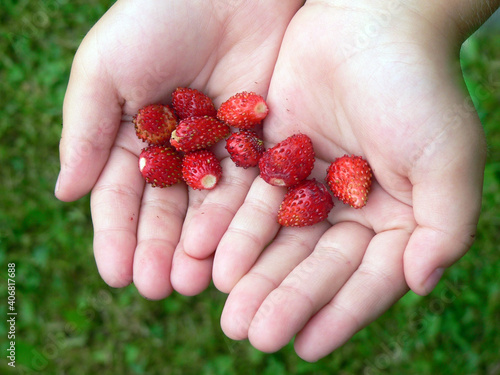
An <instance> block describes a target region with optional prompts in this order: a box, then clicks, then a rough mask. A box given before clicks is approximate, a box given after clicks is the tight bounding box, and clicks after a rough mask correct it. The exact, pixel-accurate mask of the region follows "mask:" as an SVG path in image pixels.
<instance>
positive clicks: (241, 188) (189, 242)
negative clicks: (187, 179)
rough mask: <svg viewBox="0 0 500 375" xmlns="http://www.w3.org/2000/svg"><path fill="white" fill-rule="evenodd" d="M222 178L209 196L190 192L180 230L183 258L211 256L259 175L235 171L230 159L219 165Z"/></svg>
mask: <svg viewBox="0 0 500 375" xmlns="http://www.w3.org/2000/svg"><path fill="white" fill-rule="evenodd" d="M221 165H222V168H223V174H222V178H221V180H220V181H219V183H218V184H217V187H216V188H215V189H213V190H211V191H209V192H208V193H205V194H203V192H198V191H193V190H191V189H190V196H191V197H193V196H198V195H200V198H199V199H196V198H195V199H190V207H189V209H188V213H187V216H186V222H185V224H184V227H183V234H182V244H183V248H184V251H185V252H186V254H188V255H189V256H191V257H193V258H198V259H204V258H206V257H208V256H210V255H211V254H212V253H213V252H214V251H215V249H216V248H217V245H218V244H219V241H220V239H221V238H222V236H223V234H224V233H225V231H226V230H227V228H228V226H229V224H230V222H231V220H232V219H233V217H234V215H235V214H236V211H237V210H238V208H239V207H240V206H241V205H242V204H243V201H244V200H245V196H246V194H247V192H248V190H249V189H250V185H251V184H252V182H253V181H254V179H255V177H256V176H257V174H258V170H257V169H256V168H250V169H243V168H238V167H236V165H235V164H234V163H233V162H232V161H231V159H230V158H225V159H223V160H222V162H221Z"/></svg>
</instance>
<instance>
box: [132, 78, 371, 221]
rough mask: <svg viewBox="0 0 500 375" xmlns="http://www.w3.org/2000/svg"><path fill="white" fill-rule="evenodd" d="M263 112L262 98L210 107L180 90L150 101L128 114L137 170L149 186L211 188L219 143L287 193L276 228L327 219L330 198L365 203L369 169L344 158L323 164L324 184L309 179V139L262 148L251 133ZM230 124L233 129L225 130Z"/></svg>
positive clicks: (194, 93)
mask: <svg viewBox="0 0 500 375" xmlns="http://www.w3.org/2000/svg"><path fill="white" fill-rule="evenodd" d="M268 112H269V108H268V105H267V103H266V102H265V100H264V98H262V96H260V95H258V94H256V93H254V92H241V93H238V94H236V95H234V96H232V97H231V98H229V99H228V100H227V101H225V102H224V103H222V105H221V106H220V107H219V108H218V109H216V108H215V106H214V104H213V102H212V100H211V99H210V98H209V97H208V96H207V95H205V94H204V93H202V92H200V91H198V90H195V89H192V88H184V87H179V88H177V89H176V90H175V91H174V92H173V93H172V104H171V105H166V104H152V105H148V106H146V107H144V108H141V109H140V110H139V112H138V113H137V114H136V115H135V116H134V119H133V123H134V125H135V129H136V134H137V136H138V137H139V138H140V139H141V140H143V141H145V142H147V143H148V147H146V148H144V149H143V150H142V152H141V154H140V156H139V169H140V171H141V173H142V175H143V176H144V178H145V180H146V182H148V183H149V184H151V185H152V186H153V187H168V186H171V185H174V184H176V183H178V182H180V181H185V182H186V183H187V184H188V185H189V186H190V187H191V188H193V189H203V190H210V189H213V188H214V187H215V186H216V185H217V183H218V181H219V180H220V178H221V176H222V168H221V165H220V162H219V160H218V159H217V157H216V156H215V154H214V153H213V152H212V151H211V150H210V148H211V147H212V146H214V145H215V144H216V143H217V142H219V141H222V140H225V142H226V150H227V151H228V153H229V156H230V157H231V160H232V161H233V162H234V163H235V165H236V166H238V167H242V168H251V167H256V166H258V167H259V171H260V177H261V178H262V179H263V180H264V181H266V182H267V183H269V184H271V185H274V186H285V187H287V188H288V191H287V193H286V195H285V197H284V199H283V202H282V203H281V206H280V209H279V212H278V222H279V223H280V224H281V225H283V226H299V227H302V226H309V225H313V224H316V223H318V222H320V221H322V220H325V219H326V218H327V217H328V214H329V212H330V210H331V209H332V208H333V205H334V204H333V199H332V196H331V194H330V192H329V190H328V188H327V187H326V185H328V187H329V188H330V190H331V192H332V193H333V195H334V196H335V197H336V198H338V199H339V200H341V201H342V202H343V203H345V204H348V205H350V206H352V207H354V208H361V207H363V206H364V205H365V204H366V201H367V197H368V193H369V191H370V187H371V178H372V172H371V169H370V166H369V165H368V163H367V162H366V160H364V159H363V158H361V157H360V156H354V155H352V156H348V155H344V156H342V157H340V158H337V159H336V160H334V161H333V162H332V163H331V165H330V166H329V167H328V170H327V176H326V185H325V184H323V183H321V182H319V181H316V180H315V179H308V177H309V175H310V174H311V172H312V170H313V167H314V161H315V154H314V149H313V144H312V141H311V139H310V138H309V137H308V136H307V135H305V134H302V133H299V134H294V135H292V136H290V137H288V138H286V139H285V140H283V141H282V142H280V143H278V144H277V145H276V146H274V147H272V148H270V149H268V150H265V147H264V142H263V140H262V139H261V138H260V137H259V136H258V135H257V133H256V131H255V129H256V127H257V125H259V124H261V123H262V121H263V120H264V119H265V118H266V116H267V114H268ZM231 127H233V128H236V129H237V131H236V132H233V133H231Z"/></svg>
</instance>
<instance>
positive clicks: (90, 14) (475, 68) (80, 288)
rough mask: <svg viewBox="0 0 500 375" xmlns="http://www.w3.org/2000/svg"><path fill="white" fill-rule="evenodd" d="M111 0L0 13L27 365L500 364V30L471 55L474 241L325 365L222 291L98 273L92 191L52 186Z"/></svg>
mask: <svg viewBox="0 0 500 375" xmlns="http://www.w3.org/2000/svg"><path fill="white" fill-rule="evenodd" d="M112 3H113V2H112V1H104V0H99V1H97V0H91V1H82V0H76V1H72V2H69V1H67V0H52V1H50V0H49V1H46V2H33V1H27V0H18V1H14V0H5V1H3V3H2V11H1V13H0V25H1V26H0V32H1V39H0V66H1V69H0V85H1V90H0V92H1V93H2V102H1V104H0V111H1V112H0V139H1V143H0V165H1V168H0V181H1V187H0V189H1V190H0V265H1V269H0V274H1V280H2V286H1V294H0V298H1V303H0V316H1V318H0V319H1V320H2V322H5V320H6V316H7V315H6V313H7V307H8V305H7V303H6V301H7V295H6V290H7V287H6V283H7V281H6V277H7V264H8V263H9V262H15V263H16V280H17V294H16V296H17V300H16V307H17V310H18V312H19V315H18V321H17V325H16V329H17V331H16V364H17V367H16V370H17V371H10V370H9V369H8V368H7V362H8V360H7V358H6V354H5V353H6V352H7V350H6V348H7V347H8V346H7V345H6V343H5V341H6V340H5V339H6V338H7V328H8V327H7V325H6V324H3V323H2V325H0V342H2V347H1V349H2V355H1V358H0V363H1V364H0V366H1V370H0V372H1V373H19V374H33V373H42V374H247V373H248V374H269V375H279V374H334V373H335V374H363V373H364V374H386V373H388V374H424V373H429V374H431V373H434V374H436V373H439V374H500V355H499V354H498V348H500V327H499V322H500V283H499V282H498V279H499V277H498V276H499V272H498V270H499V269H500V257H499V253H498V244H499V243H500V231H499V230H498V229H499V227H500V131H499V130H500V129H499V127H500V107H499V103H500V73H499V71H500V69H499V68H500V49H499V48H498V45H499V43H500V36H499V34H500V33H499V32H498V29H496V31H495V30H490V31H489V32H486V31H484V32H478V33H476V34H475V35H474V36H473V37H471V38H470V39H469V41H468V42H467V43H466V44H465V45H464V47H463V51H462V66H463V68H464V72H465V77H466V81H467V85H468V88H469V90H470V92H471V94H472V96H473V99H474V104H475V105H476V108H477V110H478V112H479V115H480V117H481V120H482V122H483V125H484V128H485V131H486V133H487V136H488V142H489V146H490V150H489V157H488V163H487V165H486V171H485V182H484V200H483V212H482V216H481V219H480V223H479V230H478V233H477V241H476V242H475V244H474V246H473V248H472V250H471V251H470V252H469V253H468V254H467V255H466V256H465V257H464V258H463V259H462V260H460V261H459V262H458V264H457V265H455V266H454V267H452V268H451V269H450V270H449V271H448V272H447V273H446V274H445V276H444V278H443V280H442V282H441V283H440V284H439V285H438V287H437V288H436V290H435V291H434V292H433V293H432V294H431V295H430V296H428V297H425V298H423V297H418V296H416V295H415V294H413V293H409V294H407V295H406V296H405V297H404V298H403V299H402V300H401V301H400V302H398V303H397V304H396V305H395V306H393V307H392V308H391V309H390V310H389V311H388V312H387V313H386V314H384V315H383V316H382V317H381V318H380V319H378V320H377V321H376V322H375V323H373V324H372V325H370V326H369V327H368V328H366V329H365V330H363V331H361V332H360V333H358V334H357V335H356V336H355V337H354V338H353V339H352V340H351V341H350V342H349V343H347V344H346V345H344V346H343V347H342V348H340V349H339V350H337V351H336V352H335V353H333V354H331V355H329V356H328V357H326V358H325V359H322V360H320V361H318V362H317V363H314V364H310V363H307V362H304V361H302V360H301V359H300V358H298V357H297V356H296V355H295V353H294V351H293V348H292V346H291V345H288V346H287V347H285V348H284V349H282V350H281V351H279V352H277V353H274V354H264V353H261V352H259V351H257V350H255V349H253V348H252V347H251V346H250V345H249V344H248V343H247V342H234V341H231V340H229V339H227V338H226V337H225V336H224V335H223V333H222V331H221V329H220V324H219V318H220V313H221V310H222V306H223V303H224V299H225V296H224V295H222V294H221V293H219V292H218V291H217V290H215V288H210V289H209V290H207V291H206V292H204V293H202V294H201V295H200V296H197V297H191V298H187V297H183V296H180V295H177V294H174V295H173V296H171V297H170V298H168V299H165V300H163V301H156V302H152V301H147V300H145V299H143V298H142V297H140V296H139V294H138V293H137V291H136V290H135V288H134V287H133V286H129V287H127V288H124V289H119V290H115V289H112V288H109V287H108V286H107V285H106V284H104V283H103V282H102V280H101V279H100V277H99V275H98V273H97V270H96V267H95V263H94V259H93V254H92V225H91V219H90V212H89V199H88V197H86V198H84V199H81V200H80V201H78V202H75V203H61V202H59V201H57V200H56V199H55V198H54V197H53V187H54V183H55V179H56V176H57V172H58V167H59V165H58V163H59V160H58V142H59V136H60V130H61V107H62V100H63V97H64V92H65V89H66V84H67V80H68V76H69V69H70V66H71V61H72V58H73V56H74V53H75V50H76V48H77V47H78V45H79V43H80V41H81V39H82V38H83V36H84V35H85V33H86V32H87V31H88V29H89V28H90V27H91V25H93V24H94V23H95V22H96V21H97V20H98V18H99V17H100V16H101V15H102V14H103V13H104V12H105V10H106V9H107V8H108V7H109V6H110V5H111V4H112Z"/></svg>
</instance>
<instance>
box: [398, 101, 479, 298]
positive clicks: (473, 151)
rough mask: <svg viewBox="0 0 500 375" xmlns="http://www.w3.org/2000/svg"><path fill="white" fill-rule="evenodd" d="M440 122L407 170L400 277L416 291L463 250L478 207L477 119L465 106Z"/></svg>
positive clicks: (425, 288) (425, 289)
mask: <svg viewBox="0 0 500 375" xmlns="http://www.w3.org/2000/svg"><path fill="white" fill-rule="evenodd" d="M449 108H451V107H449ZM455 108H456V107H455ZM441 120H442V119H441ZM440 122H442V121H440ZM445 123H448V125H446V126H445V127H444V128H443V126H442V123H440V124H435V125H436V128H438V127H439V126H441V128H442V129H441V131H440V132H439V133H438V134H437V135H436V136H435V137H433V138H432V139H431V140H430V141H429V142H427V145H426V146H425V148H424V149H423V150H422V152H421V154H420V156H419V157H418V160H416V161H415V163H414V164H413V168H412V170H411V172H410V180H411V182H412V185H413V190H412V193H413V209H414V215H415V220H416V222H417V227H416V229H415V231H414V232H413V234H412V236H411V237H410V240H409V242H408V245H407V247H406V250H405V253H404V259H403V261H404V273H405V278H406V282H407V284H408V286H409V287H410V288H411V289H412V290H413V291H414V292H415V293H417V294H420V295H426V294H428V293H430V292H431V291H432V289H434V287H435V285H436V284H437V283H438V281H439V279H440V278H441V275H442V273H443V271H444V269H445V268H447V267H449V266H451V265H452V264H453V263H455V262H456V261H457V260H458V259H460V258H461V257H462V256H463V255H464V254H465V253H466V252H467V251H468V250H469V248H470V246H471V245H472V242H473V241H474V238H475V232H476V226H477V222H478V219H479V212H480V209H481V196H482V185H483V176H484V165H485V159H486V142H485V138H484V133H483V130H482V128H481V124H480V122H479V119H478V118H477V115H476V113H475V112H472V111H468V112H467V113H465V112H463V113H461V114H460V116H455V117H454V118H453V120H452V121H445Z"/></svg>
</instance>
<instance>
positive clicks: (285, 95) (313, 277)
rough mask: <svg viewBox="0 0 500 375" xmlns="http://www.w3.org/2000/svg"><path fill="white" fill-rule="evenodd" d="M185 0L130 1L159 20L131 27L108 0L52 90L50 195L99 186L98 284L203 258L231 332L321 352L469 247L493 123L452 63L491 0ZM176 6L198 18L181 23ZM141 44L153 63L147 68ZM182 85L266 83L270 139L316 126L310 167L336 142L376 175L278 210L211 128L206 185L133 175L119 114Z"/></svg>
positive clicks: (124, 10) (200, 263)
mask: <svg viewBox="0 0 500 375" xmlns="http://www.w3.org/2000/svg"><path fill="white" fill-rule="evenodd" d="M187 3H189V2H186V1H184V2H173V1H172V2H162V3H161V4H160V5H158V4H157V5H156V7H155V9H149V11H150V12H151V13H148V7H147V6H146V10H144V5H142V4H143V3H141V5H140V7H141V9H142V13H141V14H143V17H144V18H141V19H147V18H148V17H153V18H152V19H155V17H157V15H162V17H161V19H163V20H168V21H169V22H165V24H158V23H155V22H145V23H144V25H143V27H140V28H137V30H136V29H131V28H127V27H123V26H122V27H119V26H120V25H123V24H122V23H125V24H126V23H131V22H133V23H137V22H138V21H137V20H136V19H134V17H136V16H135V14H137V13H135V12H134V6H137V4H136V2H134V1H130V2H125V1H123V2H118V3H117V5H115V6H114V7H113V9H112V10H111V11H110V12H108V14H107V15H106V16H105V17H104V18H103V19H102V20H101V21H100V22H99V23H98V24H97V25H96V27H94V29H93V30H92V31H91V32H90V34H89V36H88V37H87V38H86V39H85V41H84V42H83V43H82V46H81V48H80V51H79V53H78V54H77V56H76V58H75V63H74V68H73V71H72V76H71V79H70V84H69V86H68V92H67V95H66V98H65V104H64V128H63V136H62V141H61V165H62V167H63V169H62V173H61V178H60V180H59V181H60V182H59V184H58V189H57V192H56V195H57V196H58V197H59V198H60V199H62V200H74V199H78V198H79V197H81V196H82V195H83V194H85V193H87V192H88V191H89V190H90V189H92V217H93V222H94V228H95V234H94V250H95V257H96V262H97V266H98V269H99V272H100V274H101V276H102V277H103V279H104V280H105V281H106V282H107V283H108V284H109V285H111V286H115V287H121V286H125V285H127V284H129V283H130V282H132V281H133V282H134V283H135V285H136V286H137V288H138V290H139V292H140V293H141V294H143V295H144V296H145V297H147V298H151V299H158V298H163V297H165V296H167V295H168V294H170V293H171V292H172V290H173V289H175V290H177V291H178V292H180V293H183V294H186V295H193V294H196V293H199V292H200V291H202V290H203V289H205V288H206V286H207V285H208V282H209V281H210V276H212V277H213V280H214V283H215V285H216V287H217V288H219V289H220V290H221V291H223V292H226V293H229V297H228V300H227V302H226V306H225V308H224V311H223V314H222V319H221V325H222V328H223V330H224V332H225V333H226V335H228V336H229V337H231V338H233V339H245V338H248V339H249V340H250V342H251V344H252V345H254V346H255V347H256V348H257V349H260V350H262V351H269V352H270V351H276V350H278V349H280V348H281V347H282V346H284V345H285V344H287V343H288V342H289V341H290V340H291V339H292V338H293V337H294V336H295V349H296V351H297V353H298V355H299V356H301V357H302V358H304V359H306V360H309V361H314V360H317V359H319V358H321V357H323V356H325V355H327V354H328V353H330V352H332V351H333V350H335V349H336V348H337V347H339V346H340V345H342V344H343V343H345V342H346V341H347V340H348V339H349V338H350V337H352V335H353V334H354V333H356V332H357V331H358V330H360V329H361V328H363V327H364V326H366V325H367V324H369V323H370V322H371V321H373V320H374V319H376V318H377V317H378V316H379V315H380V314H382V313H383V312H384V311H385V310H387V309H388V308H389V307H390V306H391V305H392V304H393V303H395V302H396V301H397V300H398V299H399V298H401V296H403V295H404V294H405V293H406V292H407V291H408V290H409V289H412V290H413V291H414V292H416V293H418V294H421V295H425V294H428V293H429V292H430V291H431V290H432V289H433V288H434V286H435V285H436V283H437V282H438V280H439V278H440V277H441V274H442V272H443V269H446V268H447V267H449V266H451V265H452V264H453V263H455V262H456V261H457V260H458V259H459V258H460V257H461V256H463V254H465V252H466V251H467V250H468V249H469V248H470V246H471V244H472V242H473V239H474V234H475V228H476V225H477V221H478V215H479V209H480V203H481V191H482V179H483V171H484V163H485V157H486V143H485V138H484V134H483V131H482V128H481V124H480V123H479V120H478V118H477V115H476V113H475V111H474V109H473V107H472V105H471V102H470V99H469V98H468V96H467V94H466V93H465V91H464V89H463V83H460V81H461V76H460V70H459V68H458V63H457V58H458V48H459V46H460V43H461V42H462V41H463V39H464V38H465V35H466V33H467V32H469V31H471V30H472V29H473V28H474V27H476V26H478V25H479V24H481V23H482V22H484V20H485V19H486V18H487V17H488V16H489V15H490V14H491V13H492V12H493V10H494V9H495V8H496V7H498V1H497V2H471V1H459V0H456V1H441V2H433V3H432V4H433V5H432V6H430V5H429V6H426V7H422V6H421V5H418V4H421V2H412V1H401V2H391V4H389V2H384V1H378V2H374V1H371V2H370V1H359V2H357V3H356V4H355V5H354V2H352V1H350V2H349V1H319V0H318V1H314V0H309V1H307V2H306V4H305V5H304V6H303V7H301V5H302V2H293V1H290V2H280V1H276V2H268V1H262V2H257V3H256V2H253V5H252V7H249V8H248V9H247V8H246V7H245V6H244V7H233V8H232V7H231V6H227V7H225V6H220V4H219V5H218V4H217V2H215V1H214V2H213V3H214V4H210V6H208V5H207V7H208V8H209V9H200V8H201V6H200V5H197V7H194V8H193V7H191V8H190V9H191V11H190V12H188V13H185V14H184V13H183V12H184V11H187V7H188V6H187V5H186V6H184V4H187ZM271 3H272V4H271ZM148 4H149V3H148ZM167 4H168V5H167ZM173 4H175V5H177V6H179V8H177V9H176V10H175V11H176V17H174V16H173V15H172V13H171V12H172V8H170V6H171V5H173ZM180 4H182V5H180ZM197 4H199V3H198V2H197ZM203 4H207V3H206V2H203ZM228 4H233V5H234V2H229V3H228ZM256 4H257V5H256ZM285 4H286V5H285ZM158 8H160V9H158ZM278 8H279V9H278ZM193 9H196V10H199V12H200V14H199V15H197V14H198V13H197V12H196V11H194V10H193ZM271 11H272V12H274V13H272V17H271V16H270V17H269V19H267V18H266V15H267V14H268V13H267V12H271ZM144 12H145V13H144ZM245 12H246V13H245ZM248 12H256V13H252V14H253V15H255V14H258V15H259V16H258V17H257V16H252V15H250V16H249V15H248ZM193 13H194V14H193ZM181 14H182V15H183V16H184V17H188V16H189V17H191V21H192V22H191V23H190V25H193V24H196V25H197V28H192V27H190V28H189V29H184V30H183V24H182V22H180V19H181V18H182V17H181V16H180V15H181ZM207 14H211V15H213V17H208V18H209V19H210V22H208V21H207V16H206V15H207ZM116 17H121V18H120V20H119V21H118V22H117V18H116ZM169 17H170V18H169ZM249 19H250V20H251V21H248V20H249ZM179 22H180V24H178V23H179ZM245 22H247V23H246V24H245ZM167 24H168V28H167V27H166V25H167ZM256 24H258V25H256ZM172 25H176V26H175V27H172ZM249 27H255V29H254V30H257V31H254V32H253V33H252V34H249V29H248V28H249ZM131 30H132V31H131ZM166 30H168V32H167V31H166ZM285 31H286V32H285ZM104 32H106V34H104ZM197 32H198V33H197ZM193 33H195V34H196V35H195V36H193V37H192V40H190V43H180V41H185V40H186V38H188V39H189V35H193ZM165 35H166V36H165ZM249 35H250V36H249ZM155 38H156V39H155ZM124 41H126V43H125V42H124ZM145 41H148V42H147V43H145ZM263 41H264V42H263ZM144 43H145V44H146V48H145V50H146V52H145V51H144V50H143V51H142V53H141V54H139V53H138V52H137V51H138V49H137V46H139V45H144ZM157 43H160V45H161V46H162V47H163V48H152V47H153V46H156V45H157ZM195 43H196V44H195ZM148 46H149V47H148ZM200 46H202V48H201V50H200ZM231 46H232V48H230V47H231ZM203 47H205V48H203ZM172 49H175V51H176V52H175V53H173V54H168V53H164V51H170V50H172ZM214 51H216V52H215V53H214ZM252 52H254V53H253V54H252ZM278 52H279V56H278ZM249 54H250V56H249ZM181 55H182V56H184V59H185V60H183V61H179V56H181ZM189 57H191V58H189ZM96 61H99V64H96ZM152 61H154V62H155V63H154V65H155V66H157V67H158V68H157V69H151V70H149V71H146V73H145V72H144V70H143V69H141V67H143V66H145V65H146V66H147V65H148V64H151V62H152ZM185 61H188V62H189V63H187V64H186V62H185ZM160 67H161V69H160ZM160 78H161V79H160ZM144 82H146V83H144ZM179 85H185V86H187V85H188V86H192V87H196V88H199V89H202V90H204V91H205V92H207V93H208V94H209V95H210V96H212V97H214V99H215V102H216V104H220V103H221V102H222V101H223V100H224V99H226V98H227V97H229V96H230V95H232V94H234V93H235V92H238V91H242V90H254V91H257V92H259V93H260V94H262V95H264V96H265V97H266V98H267V101H268V103H269V106H270V108H271V112H270V115H269V117H268V118H267V119H266V122H265V125H264V136H265V140H266V143H267V145H268V146H271V145H273V144H275V143H277V142H279V141H280V140H282V139H284V138H286V137H287V136H289V135H291V134H293V133H296V132H303V133H305V134H307V135H309V136H310V137H311V139H312V141H313V143H314V147H315V151H316V156H317V160H316V163H315V170H314V171H313V176H314V177H316V178H317V179H318V180H323V179H324V176H325V171H326V167H327V166H328V164H329V162H331V161H332V160H333V159H334V158H335V157H337V156H341V155H343V154H344V153H347V154H357V155H362V156H363V157H364V158H366V159H367V160H368V161H369V163H370V164H371V166H372V168H373V171H374V177H375V181H374V185H373V189H372V192H371V194H370V197H369V200H368V204H367V206H366V207H365V208H363V209H361V210H354V209H352V208H350V207H348V206H345V205H343V204H342V203H340V202H338V201H335V207H334V209H333V210H332V212H331V214H330V216H329V218H328V220H327V221H325V222H323V223H320V224H317V225H315V226H312V227H309V228H299V229H297V228H280V226H279V225H278V224H277V223H276V212H277V208H278V207H279V204H280V202H281V199H282V198H283V195H284V192H285V190H284V189H282V188H277V187H273V186H270V185H268V184H266V183H265V182H263V180H262V179H260V178H259V177H258V176H257V173H258V172H257V171H255V170H251V169H250V170H242V169H239V168H235V167H234V166H233V165H232V164H231V161H230V160H229V159H228V158H227V155H226V154H225V153H224V150H223V148H222V147H220V149H218V150H217V151H218V155H219V156H220V157H221V158H224V159H223V161H222V165H223V168H224V173H225V177H224V180H223V181H222V183H221V186H218V187H217V188H216V189H214V190H213V191H211V192H208V193H207V192H204V193H203V192H193V191H189V192H188V190H187V188H186V187H185V186H184V185H180V184H179V185H176V186H175V187H172V188H169V189H153V188H151V187H149V186H146V185H145V184H144V182H143V181H142V180H141V176H140V175H139V174H138V168H137V155H138V153H139V151H140V148H141V147H143V145H141V143H140V141H138V140H136V139H135V136H134V133H133V128H132V127H131V124H130V123H128V122H127V121H126V120H129V119H130V116H131V115H132V114H133V113H135V111H136V110H137V109H138V108H140V107H141V106H143V105H145V104H149V103H150V102H154V101H162V100H168V97H169V94H170V92H171V91H173V89H174V88H175V87H176V86H179ZM138 87H139V88H140V89H138ZM142 89H146V90H142ZM82 103H86V106H84V105H83V104H82ZM121 120H122V123H121V124H120V121H121ZM96 135H100V136H99V137H96ZM74 180H78V181H79V183H78V184H74V183H71V181H74ZM200 239H203V240H202V241H200ZM269 243H271V244H270V245H269V246H267V245H268V244H269ZM214 254H215V255H214Z"/></svg>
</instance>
